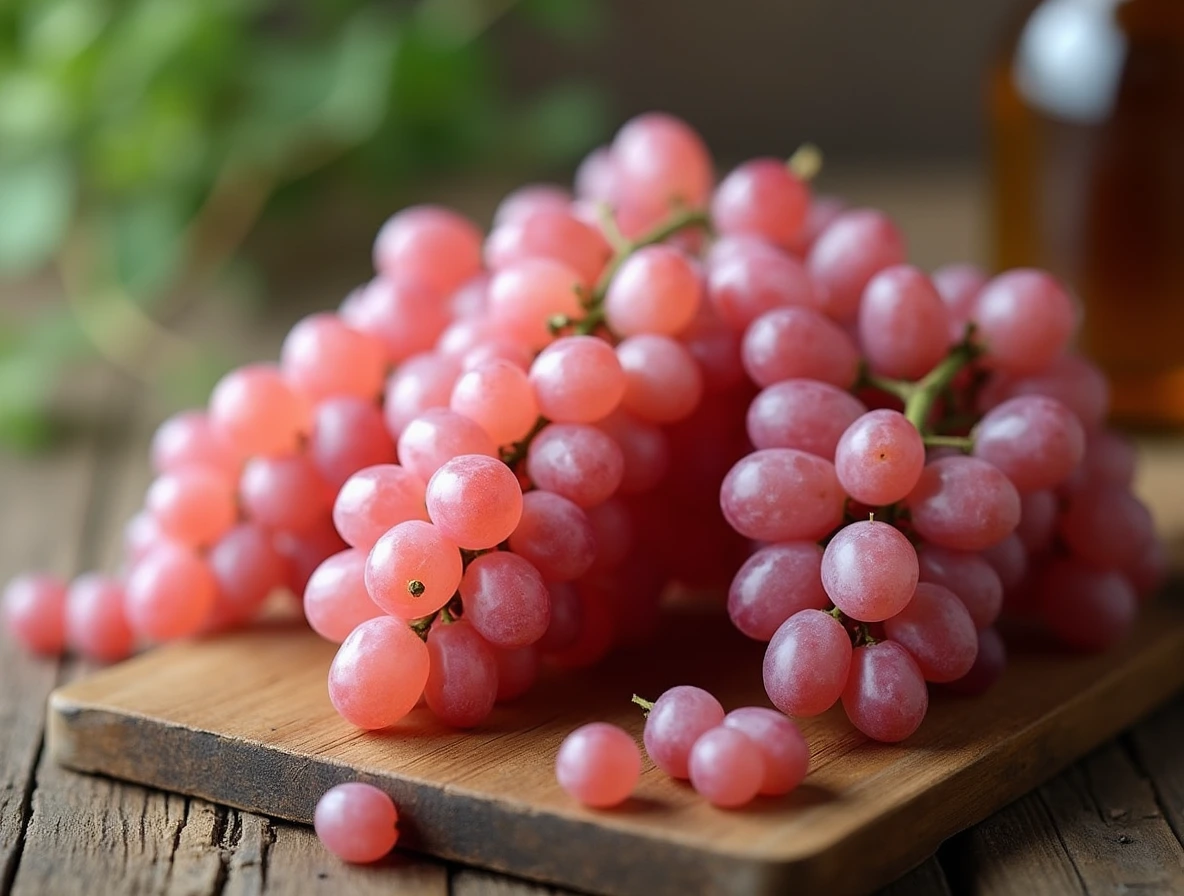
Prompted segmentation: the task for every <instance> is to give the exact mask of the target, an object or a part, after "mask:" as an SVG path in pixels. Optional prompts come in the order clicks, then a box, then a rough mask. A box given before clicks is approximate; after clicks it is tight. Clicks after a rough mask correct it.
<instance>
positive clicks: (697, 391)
mask: <svg viewBox="0 0 1184 896" xmlns="http://www.w3.org/2000/svg"><path fill="white" fill-rule="evenodd" d="M617 358H618V360H619V361H620V365H621V369H622V370H623V371H624V374H625V391H624V396H623V398H622V399H621V407H622V408H623V409H624V410H626V411H628V412H629V413H631V414H633V415H634V416H636V417H639V418H641V419H642V420H649V421H651V422H654V423H674V422H675V421H677V420H684V419H686V418H687V417H689V416H690V415H691V414H692V413H693V412H694V410H695V408H696V407H698V406H699V400H700V399H701V398H702V397H703V374H702V373H701V372H700V370H699V365H698V364H696V363H695V359H694V358H693V357H691V353H690V352H688V351H687V350H686V349H685V348H684V347H683V346H682V345H680V344H679V343H678V342H676V341H675V340H673V339H671V338H670V337H669V336H657V335H642V336H630V337H629V338H628V339H625V340H624V341H622V342H621V344H620V345H618V346H617Z"/></svg>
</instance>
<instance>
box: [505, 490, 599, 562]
mask: <svg viewBox="0 0 1184 896" xmlns="http://www.w3.org/2000/svg"><path fill="white" fill-rule="evenodd" d="M509 546H510V550H511V551H513V552H514V553H515V554H517V555H518V556H520V557H523V558H524V559H526V560H529V561H530V562H531V563H532V564H533V565H534V567H535V568H536V569H537V570H538V571H539V573H540V574H541V575H542V577H543V578H544V579H545V580H546V581H548V582H570V581H572V580H574V579H578V578H579V577H580V576H582V575H583V574H584V573H586V572H587V571H588V570H589V569H590V568H591V566H592V563H593V561H594V560H595V559H596V547H597V545H596V534H595V532H594V531H593V529H592V523H591V522H590V521H589V519H588V515H587V513H585V512H584V511H583V510H582V509H581V508H580V507H579V506H577V505H576V504H574V503H572V502H571V501H569V500H568V499H567V498H564V497H563V496H561V495H556V494H554V493H552V492H547V491H542V490H540V489H535V490H533V491H530V492H527V493H526V494H525V495H523V496H522V518H521V519H520V520H519V522H518V526H517V527H516V528H515V529H514V531H513V533H511V535H510V537H509Z"/></svg>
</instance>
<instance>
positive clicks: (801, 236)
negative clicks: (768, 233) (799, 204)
mask: <svg viewBox="0 0 1184 896" xmlns="http://www.w3.org/2000/svg"><path fill="white" fill-rule="evenodd" d="M846 210H847V205H846V203H845V202H843V200H842V199H839V198H838V197H837V196H817V195H816V196H814V197H813V200H812V201H811V202H810V206H809V208H807V209H806V221H805V223H804V224H803V225H802V229H801V232H800V233H798V237H797V239H796V240H794V242H793V245H792V246H790V247H789V251H791V252H792V253H793V254H794V255H796V256H797V257H798V258H805V257H806V256H807V255H809V254H810V249H811V248H812V247H813V246H814V243H815V242H816V241H817V240H818V237H819V236H821V235H822V232H823V231H824V230H826V228H828V227H830V225H831V224H832V223H833V222H834V220H835V219H836V218H837V217H838V216H839V215H841V214H842V213H843V212H844V211H846Z"/></svg>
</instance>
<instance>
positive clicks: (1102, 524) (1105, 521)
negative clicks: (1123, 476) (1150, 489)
mask: <svg viewBox="0 0 1184 896" xmlns="http://www.w3.org/2000/svg"><path fill="white" fill-rule="evenodd" d="M1059 532H1060V535H1061V538H1062V539H1063V540H1064V542H1065V544H1066V545H1067V546H1068V548H1069V550H1071V551H1072V552H1073V554H1074V555H1075V556H1076V557H1077V558H1078V559H1080V560H1081V562H1082V563H1084V564H1086V565H1087V566H1092V567H1095V568H1097V569H1125V568H1127V567H1129V566H1131V565H1132V564H1134V563H1135V562H1137V560H1138V558H1139V556H1140V555H1141V554H1142V552H1143V550H1144V549H1145V548H1146V546H1147V545H1148V544H1150V543H1151V541H1152V540H1153V539H1154V538H1155V524H1154V522H1153V521H1152V519H1151V514H1150V512H1149V511H1148V510H1147V508H1146V507H1145V506H1144V505H1143V503H1142V502H1141V501H1140V500H1139V499H1138V498H1136V497H1135V496H1134V495H1132V494H1131V493H1130V492H1129V491H1127V489H1125V488H1123V487H1122V486H1118V485H1109V484H1101V485H1099V486H1097V487H1094V488H1087V489H1085V490H1083V491H1081V492H1079V493H1077V494H1076V495H1074V496H1073V497H1072V498H1071V499H1070V500H1069V503H1068V506H1066V508H1065V510H1064V512H1063V513H1062V515H1061V520H1060V526H1059Z"/></svg>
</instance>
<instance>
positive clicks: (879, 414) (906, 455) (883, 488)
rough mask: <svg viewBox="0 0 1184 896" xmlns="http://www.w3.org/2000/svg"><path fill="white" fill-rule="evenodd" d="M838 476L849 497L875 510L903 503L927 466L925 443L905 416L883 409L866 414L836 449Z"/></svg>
mask: <svg viewBox="0 0 1184 896" xmlns="http://www.w3.org/2000/svg"><path fill="white" fill-rule="evenodd" d="M834 457H835V474H836V475H837V476H838V477H839V482H840V483H841V484H842V486H843V488H844V489H846V491H847V494H848V495H850V496H851V497H852V498H854V499H855V500H856V501H859V502H860V503H861V504H867V505H869V506H871V507H882V506H884V505H887V504H895V503H896V502H897V501H900V500H902V499H903V498H904V497H905V496H906V495H908V494H909V492H911V491H912V490H913V488H914V487H915V486H916V485H917V480H919V479H920V478H921V470H922V469H923V468H924V466H925V442H924V441H923V440H922V438H921V433H920V432H919V431H918V430H917V427H915V426H914V425H913V424H912V423H911V422H910V421H909V419H908V418H907V417H905V415H904V414H901V413H900V412H898V411H892V410H888V409H880V410H875V411H869V412H868V413H866V414H864V415H863V416H862V417H860V418H859V419H858V420H856V421H855V422H854V423H852V424H851V425H850V426H849V427H847V429H846V431H845V432H844V433H843V435H842V437H840V439H839V443H838V445H837V446H836V447H835V455H834Z"/></svg>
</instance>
